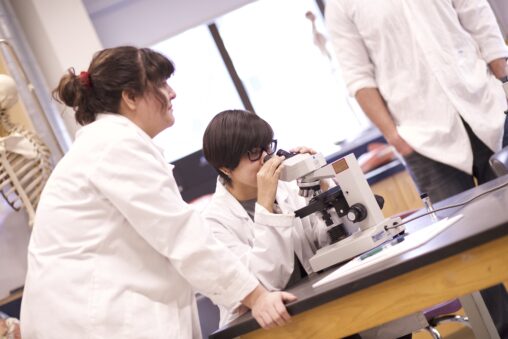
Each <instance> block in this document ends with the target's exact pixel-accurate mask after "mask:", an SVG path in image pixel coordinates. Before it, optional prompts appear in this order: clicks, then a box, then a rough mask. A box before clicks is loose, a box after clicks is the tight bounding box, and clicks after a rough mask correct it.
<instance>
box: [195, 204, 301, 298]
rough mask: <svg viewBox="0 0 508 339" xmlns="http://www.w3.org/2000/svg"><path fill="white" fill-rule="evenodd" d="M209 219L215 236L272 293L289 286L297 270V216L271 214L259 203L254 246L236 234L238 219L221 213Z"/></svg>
mask: <svg viewBox="0 0 508 339" xmlns="http://www.w3.org/2000/svg"><path fill="white" fill-rule="evenodd" d="M219 208H220V207H219ZM219 208H215V209H216V210H217V209H219ZM205 216H206V218H207V220H208V222H209V225H210V227H211V229H212V232H213V235H214V237H215V238H217V239H218V240H219V241H220V242H222V243H223V244H224V245H226V246H227V247H228V248H229V249H230V250H231V251H232V252H233V253H234V254H235V255H236V256H237V257H238V258H239V259H240V260H241V262H242V263H243V264H244V265H245V266H246V267H247V268H248V269H249V271H250V272H252V273H253V274H254V275H255V276H256V278H257V279H258V280H259V281H260V282H261V283H262V284H263V286H265V287H266V288H267V289H268V290H271V291H274V290H281V289H283V288H284V287H285V286H286V284H287V282H288V281H289V277H290V276H291V273H293V268H294V253H295V251H294V247H293V242H292V240H291V235H292V229H293V220H294V215H288V214H273V213H269V212H268V211H267V210H266V209H264V208H263V207H262V206H261V205H259V204H256V211H255V217H254V219H255V222H254V225H253V228H252V229H253V241H252V243H251V244H249V243H245V242H243V241H242V240H241V239H239V237H238V236H237V235H236V234H235V232H234V231H233V229H235V227H236V228H237V227H238V223H239V222H241V221H240V220H239V219H238V218H237V217H235V216H230V215H224V214H223V213H219V212H218V213H205ZM245 232H249V230H248V229H246V230H245Z"/></svg>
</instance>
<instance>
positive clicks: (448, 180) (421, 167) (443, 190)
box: [405, 117, 508, 339]
mask: <svg viewBox="0 0 508 339" xmlns="http://www.w3.org/2000/svg"><path fill="white" fill-rule="evenodd" d="M464 126H465V127H466V130H467V133H468V136H469V140H470V142H471V147H472V149H473V157H474V160H473V175H469V174H467V173H464V172H462V171H461V170H458V169H456V168H454V167H451V166H448V165H445V164H443V163H441V162H437V161H434V160H431V159H429V158H427V157H424V156H423V155H421V154H419V153H416V152H414V153H412V154H410V155H409V156H407V157H405V160H406V164H407V166H408V171H409V173H410V174H411V176H412V177H413V180H414V181H415V183H416V186H417V187H418V190H419V191H420V193H423V192H427V194H428V195H429V197H430V200H431V201H432V202H438V201H440V200H443V199H446V198H448V197H450V196H453V195H455V194H458V193H460V192H462V191H465V190H467V189H470V188H472V187H474V186H475V183H474V179H473V176H474V177H475V178H476V180H477V181H478V184H482V183H485V182H487V181H489V180H492V179H493V178H495V174H494V172H493V171H492V169H491V168H490V166H489V158H490V156H491V155H492V154H493V152H492V150H490V149H489V148H488V147H487V146H486V145H485V144H484V143H483V142H482V141H481V140H480V139H479V138H478V137H477V136H476V135H475V134H474V133H473V131H472V130H471V127H469V125H467V124H466V123H465V122H464ZM506 145H508V117H507V120H506V121H505V132H504V138H503V147H504V146H506ZM480 293H481V295H482V297H483V300H484V301H485V304H486V306H487V308H488V310H489V313H490V315H491V317H492V320H493V321H494V324H495V325H496V328H497V330H498V332H499V336H500V337H501V338H502V339H508V293H507V292H506V289H505V288H504V286H503V285H502V284H500V285H496V286H493V287H489V288H487V289H484V290H482V291H480Z"/></svg>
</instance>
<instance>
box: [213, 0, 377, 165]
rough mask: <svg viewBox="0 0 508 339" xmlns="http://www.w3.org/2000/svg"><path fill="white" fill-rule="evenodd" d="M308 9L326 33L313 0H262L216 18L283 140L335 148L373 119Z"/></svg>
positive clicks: (254, 97) (260, 109) (253, 95)
mask: <svg viewBox="0 0 508 339" xmlns="http://www.w3.org/2000/svg"><path fill="white" fill-rule="evenodd" d="M309 10H310V11H312V12H313V13H314V14H315V17H316V20H315V25H316V30H317V31H318V32H321V34H323V35H325V34H326V33H325V28H324V24H323V18H322V16H321V13H320V12H319V9H318V7H317V4H316V2H315V1H314V0H299V1H294V0H259V1H256V2H253V3H251V4H249V5H247V6H244V7H242V8H240V9H238V10H236V11H234V12H231V13H228V14H226V15H224V16H223V17H221V18H219V19H217V20H216V24H217V26H218V28H219V32H220V34H221V36H222V38H223V40H224V44H225V46H226V48H227V50H228V52H229V54H230V55H231V59H232V60H233V63H234V65H235V67H236V70H237V72H238V74H239V76H240V78H241V79H242V81H243V83H244V85H245V87H246V90H247V92H248V95H249V97H250V100H251V102H252V104H253V106H254V109H255V110H256V113H257V114H258V115H259V116H261V117H262V118H264V119H265V120H267V121H268V122H269V123H270V125H272V127H273V129H274V131H275V137H276V138H277V139H278V141H279V145H280V147H281V148H284V149H289V148H292V147H294V146H300V145H306V146H310V147H313V148H315V149H316V150H317V151H319V152H322V153H323V154H325V155H328V154H331V153H333V152H335V151H338V150H339V146H337V145H335V143H336V142H338V141H341V140H343V139H345V138H347V137H351V136H353V135H355V134H357V133H359V132H360V131H361V130H363V129H364V128H366V127H367V126H368V125H369V123H368V121H367V119H366V118H365V116H364V115H363V113H362V112H361V110H360V109H359V107H358V106H357V104H356V101H355V100H354V99H353V98H350V97H349V95H348V93H347V90H346V88H345V85H344V83H343V81H342V77H341V74H340V68H339V66H338V64H337V63H336V62H335V60H334V59H333V57H331V58H329V57H328V56H327V55H326V53H327V51H326V49H324V50H323V51H324V53H323V52H321V50H320V49H319V48H318V47H317V45H316V44H315V43H314V35H313V29H312V24H311V21H310V20H309V19H307V18H306V12H307V11H309ZM328 53H329V54H332V53H331V52H328Z"/></svg>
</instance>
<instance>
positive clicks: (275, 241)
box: [203, 179, 329, 326]
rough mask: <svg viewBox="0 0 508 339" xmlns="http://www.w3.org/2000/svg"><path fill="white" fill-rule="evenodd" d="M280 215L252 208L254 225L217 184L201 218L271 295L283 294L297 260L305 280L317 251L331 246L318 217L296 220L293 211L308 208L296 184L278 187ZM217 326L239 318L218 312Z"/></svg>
mask: <svg viewBox="0 0 508 339" xmlns="http://www.w3.org/2000/svg"><path fill="white" fill-rule="evenodd" d="M276 200H277V204H278V206H279V208H280V210H281V212H282V213H280V214H275V213H269V212H268V211H267V210H266V209H265V208H263V207H262V206H261V205H259V204H256V208H255V214H254V221H252V219H251V218H250V216H249V215H248V214H247V212H246V211H245V209H244V208H243V206H242V205H241V204H240V203H239V202H238V200H236V198H235V197H234V196H233V195H232V194H231V193H229V191H228V190H227V189H226V187H225V186H224V185H223V184H222V183H221V180H220V179H218V180H217V187H216V190H215V193H214V195H213V197H212V199H211V201H210V204H209V205H208V206H207V208H206V209H205V211H204V212H203V215H204V216H205V218H206V219H207V221H208V225H210V227H211V229H212V233H213V235H214V236H215V237H216V238H217V239H218V240H219V241H221V242H222V243H224V244H225V245H226V246H227V247H228V248H229V249H230V250H231V251H233V253H234V254H236V255H237V256H238V258H240V260H241V261H242V262H243V263H244V265H245V266H246V267H247V268H248V269H249V270H250V271H251V272H252V273H253V274H254V275H255V276H256V277H257V278H258V280H259V281H260V282H261V283H262V284H263V285H264V286H265V287H266V288H267V289H269V290H272V291H273V290H281V289H284V287H285V286H286V284H287V283H288V281H289V278H290V276H291V273H292V272H293V269H294V255H295V254H296V255H297V257H298V259H299V260H300V262H301V263H302V266H303V267H304V268H305V270H306V271H307V273H308V274H310V273H312V268H311V266H310V263H309V259H310V257H312V256H313V255H314V254H315V253H316V250H317V249H318V248H319V247H322V246H324V245H325V244H328V243H329V237H328V234H327V233H326V231H327V227H326V225H325V224H324V222H323V221H322V220H321V219H320V218H319V217H318V216H317V215H316V214H312V215H310V216H308V217H305V218H303V219H300V218H296V217H295V215H294V211H295V210H297V209H299V208H301V207H305V206H306V205H307V203H306V201H305V199H304V198H302V197H301V196H299V195H298V187H297V186H296V185H295V184H294V183H285V182H279V184H278V187H277V195H276ZM219 308H220V312H221V326H223V325H225V324H227V323H228V322H230V321H231V320H233V319H234V318H236V317H237V316H238V314H237V313H235V312H234V311H233V310H231V309H228V308H227V307H223V306H219Z"/></svg>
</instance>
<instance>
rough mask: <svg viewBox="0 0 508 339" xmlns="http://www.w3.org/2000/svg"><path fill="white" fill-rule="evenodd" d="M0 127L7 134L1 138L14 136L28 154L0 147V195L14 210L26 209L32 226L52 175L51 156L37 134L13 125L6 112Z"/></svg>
mask: <svg viewBox="0 0 508 339" xmlns="http://www.w3.org/2000/svg"><path fill="white" fill-rule="evenodd" d="M0 125H1V127H2V128H3V130H4V131H6V132H7V135H6V136H5V135H4V138H7V137H16V138H17V140H20V141H21V143H23V144H24V145H25V149H29V150H30V151H31V155H30V156H26V155H23V154H19V153H18V152H17V151H16V150H14V151H13V150H9V149H8V147H1V148H0V193H1V195H2V196H3V198H4V199H5V201H6V202H7V203H8V204H9V205H10V206H11V207H12V208H13V209H14V210H16V211H19V210H20V209H22V208H24V209H26V211H27V213H28V216H29V224H30V226H31V225H32V223H33V218H34V215H35V209H36V207H37V203H38V202H39V197H40V194H41V192H42V189H43V188H44V185H45V183H46V181H47V180H48V177H49V175H50V173H51V169H52V165H51V155H50V152H49V149H48V147H47V146H46V145H45V144H44V143H43V142H42V141H41V140H40V139H39V137H38V136H37V135H35V134H34V133H32V132H30V131H28V130H26V129H24V128H23V127H21V126H18V125H14V124H12V123H11V122H10V121H9V118H8V116H7V114H6V113H5V111H3V112H0ZM21 153H23V152H21Z"/></svg>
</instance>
